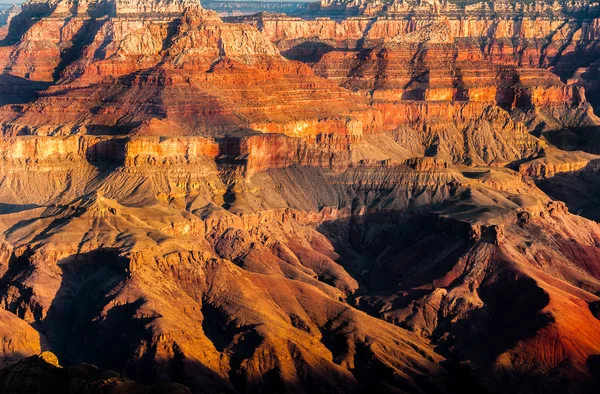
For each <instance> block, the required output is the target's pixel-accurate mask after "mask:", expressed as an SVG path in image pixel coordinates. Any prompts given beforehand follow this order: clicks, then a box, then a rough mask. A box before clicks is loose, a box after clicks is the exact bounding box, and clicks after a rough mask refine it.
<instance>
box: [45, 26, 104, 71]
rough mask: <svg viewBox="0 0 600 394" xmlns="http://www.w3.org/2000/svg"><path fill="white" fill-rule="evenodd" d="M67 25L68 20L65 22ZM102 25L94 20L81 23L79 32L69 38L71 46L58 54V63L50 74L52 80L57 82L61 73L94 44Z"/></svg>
mask: <svg viewBox="0 0 600 394" xmlns="http://www.w3.org/2000/svg"><path fill="white" fill-rule="evenodd" d="M65 22H66V23H68V19H67V20H66V21H65ZM103 24H104V21H98V20H95V19H87V20H84V21H83V22H82V25H81V27H80V28H79V30H78V31H77V32H76V33H75V34H74V35H73V37H72V38H71V46H70V47H68V48H67V49H66V50H64V51H62V52H61V54H60V62H59V63H58V65H57V66H56V68H55V69H54V72H53V73H52V79H54V81H57V80H58V79H59V78H60V77H61V74H62V72H63V71H64V70H65V69H66V68H67V67H68V66H69V65H70V64H71V63H73V62H75V61H76V60H77V59H79V58H80V57H81V55H82V54H83V51H84V50H85V48H86V47H87V46H88V45H90V44H91V43H93V42H94V39H95V38H96V34H97V33H98V31H100V28H101V27H102V25H103Z"/></svg>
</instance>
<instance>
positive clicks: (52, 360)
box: [0, 352, 190, 394]
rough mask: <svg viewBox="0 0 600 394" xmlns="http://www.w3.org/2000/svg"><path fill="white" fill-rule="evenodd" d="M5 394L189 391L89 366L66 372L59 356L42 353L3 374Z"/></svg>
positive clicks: (0, 382) (1, 383)
mask: <svg viewBox="0 0 600 394" xmlns="http://www.w3.org/2000/svg"><path fill="white" fill-rule="evenodd" d="M0 388H2V392H3V393H20V392H22V390H23V389H24V388H26V390H27V391H28V392H29V393H32V394H33V393H35V394H41V393H47V392H50V391H60V392H63V393H177V394H187V393H189V392H190V391H189V390H188V389H187V388H186V387H184V386H182V385H178V384H164V385H143V384H139V383H136V382H134V381H132V380H129V379H124V378H122V377H121V376H120V375H119V374H118V373H116V372H114V371H105V370H100V369H98V368H97V367H95V366H93V365H89V364H81V365H76V366H71V367H68V368H63V367H61V366H60V364H59V363H58V359H57V358H56V356H55V355H54V354H52V353H50V352H43V353H41V354H40V355H39V356H37V355H36V356H32V357H29V358H26V359H24V360H21V361H20V362H18V363H16V364H15V365H12V366H10V367H8V368H5V369H3V370H1V371H0Z"/></svg>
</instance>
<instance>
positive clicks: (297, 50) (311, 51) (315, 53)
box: [281, 41, 336, 63]
mask: <svg viewBox="0 0 600 394" xmlns="http://www.w3.org/2000/svg"><path fill="white" fill-rule="evenodd" d="M335 50H336V49H335V48H334V47H332V46H331V45H329V44H327V43H324V42H322V41H304V42H302V43H300V44H298V45H295V46H293V47H291V48H288V49H286V50H282V51H281V55H282V56H284V57H286V58H288V59H290V60H298V61H301V62H304V63H316V62H318V61H319V60H321V58H322V57H323V55H325V54H327V53H329V52H332V51H335Z"/></svg>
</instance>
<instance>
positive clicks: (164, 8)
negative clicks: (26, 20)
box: [23, 0, 201, 17]
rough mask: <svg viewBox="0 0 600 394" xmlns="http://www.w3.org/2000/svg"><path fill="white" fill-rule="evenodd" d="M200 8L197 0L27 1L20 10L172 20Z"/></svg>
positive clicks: (33, 12) (55, 15)
mask: <svg viewBox="0 0 600 394" xmlns="http://www.w3.org/2000/svg"><path fill="white" fill-rule="evenodd" d="M191 7H196V8H201V5H200V1H199V0H28V1H27V2H25V3H24V4H23V11H24V12H26V13H29V14H32V15H49V14H50V15H52V16H54V17H60V16H65V15H77V16H91V17H99V16H111V17H127V16H144V17H152V16H160V17H175V16H179V15H181V14H183V12H184V11H185V10H186V9H187V8H191Z"/></svg>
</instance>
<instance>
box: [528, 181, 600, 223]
mask: <svg viewBox="0 0 600 394" xmlns="http://www.w3.org/2000/svg"><path fill="white" fill-rule="evenodd" d="M536 185H537V186H538V187H539V188H540V189H542V191H543V192H544V193H546V194H547V195H548V196H550V197H551V198H552V199H554V200H559V201H562V202H564V203H565V204H567V207H568V208H569V211H570V212H572V213H574V214H577V215H580V216H583V217H585V218H588V219H591V220H595V221H596V222H600V173H598V172H592V171H578V172H566V173H560V174H556V175H554V176H553V177H551V178H548V179H542V180H539V181H537V182H536Z"/></svg>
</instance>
